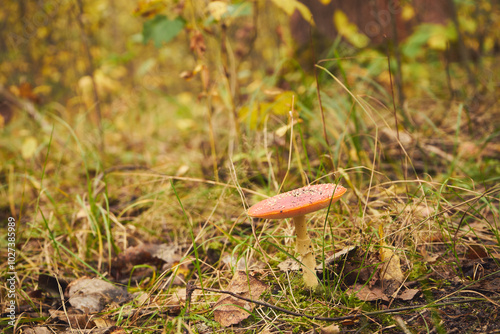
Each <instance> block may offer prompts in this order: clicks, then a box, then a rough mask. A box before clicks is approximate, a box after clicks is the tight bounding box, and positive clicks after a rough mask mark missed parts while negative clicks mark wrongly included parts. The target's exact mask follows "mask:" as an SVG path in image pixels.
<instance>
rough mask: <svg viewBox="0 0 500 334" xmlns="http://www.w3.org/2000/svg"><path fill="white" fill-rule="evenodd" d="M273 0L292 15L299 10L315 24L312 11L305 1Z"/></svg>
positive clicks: (306, 18)
mask: <svg viewBox="0 0 500 334" xmlns="http://www.w3.org/2000/svg"><path fill="white" fill-rule="evenodd" d="M272 1H273V3H274V4H275V5H276V6H277V7H279V8H281V9H283V10H284V11H285V13H287V14H288V15H292V14H293V12H295V10H298V11H299V13H300V15H302V17H303V18H304V19H305V20H306V21H308V22H310V23H312V24H314V22H313V17H312V14H311V11H310V10H309V8H307V7H306V5H304V4H303V3H301V2H299V1H297V0H272Z"/></svg>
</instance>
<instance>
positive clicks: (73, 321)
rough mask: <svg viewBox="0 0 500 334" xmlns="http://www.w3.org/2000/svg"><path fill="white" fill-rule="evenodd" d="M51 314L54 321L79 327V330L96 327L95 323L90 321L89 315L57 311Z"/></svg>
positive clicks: (52, 311) (50, 311)
mask: <svg viewBox="0 0 500 334" xmlns="http://www.w3.org/2000/svg"><path fill="white" fill-rule="evenodd" d="M49 314H50V316H51V317H52V318H53V319H54V320H59V321H62V322H65V323H68V324H70V325H71V326H72V327H77V328H93V327H95V323H94V321H92V320H90V317H89V315H88V314H81V313H67V312H64V311H57V310H49Z"/></svg>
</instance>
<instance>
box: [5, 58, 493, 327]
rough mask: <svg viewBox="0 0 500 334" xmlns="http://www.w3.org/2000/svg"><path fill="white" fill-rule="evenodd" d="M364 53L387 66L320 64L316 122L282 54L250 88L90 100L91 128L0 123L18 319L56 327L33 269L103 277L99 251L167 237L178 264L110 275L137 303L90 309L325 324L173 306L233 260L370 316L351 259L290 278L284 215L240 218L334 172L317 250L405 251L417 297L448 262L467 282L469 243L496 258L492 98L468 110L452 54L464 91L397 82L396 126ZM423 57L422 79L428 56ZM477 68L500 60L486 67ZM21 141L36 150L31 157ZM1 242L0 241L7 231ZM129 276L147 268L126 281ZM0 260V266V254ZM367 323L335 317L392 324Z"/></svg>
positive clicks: (303, 80) (57, 119)
mask: <svg viewBox="0 0 500 334" xmlns="http://www.w3.org/2000/svg"><path fill="white" fill-rule="evenodd" d="M376 54H377V55H378V56H380V54H378V53H376ZM211 56H213V57H215V55H211ZM368 59H369V58H368ZM220 61H221V62H222V60H220ZM363 62H366V63H363ZM373 63H376V64H378V65H377V66H385V65H381V64H382V63H381V62H380V61H379V59H378V58H377V59H375V60H373V62H370V61H369V60H365V59H364V58H363V59H361V57H360V58H356V57H354V58H353V59H349V60H340V61H338V62H337V65H335V66H333V65H331V64H328V66H327V65H325V66H324V67H323V63H322V64H321V67H318V71H320V82H319V84H320V86H321V89H320V94H321V99H322V108H323V112H324V114H325V121H324V122H323V121H322V117H321V111H320V107H319V103H318V98H317V96H316V90H315V84H316V83H315V80H314V77H313V76H312V75H310V74H306V73H304V72H302V71H300V70H298V69H297V67H296V64H294V61H293V60H289V59H282V60H281V61H280V62H279V66H278V67H279V70H277V71H276V72H274V73H272V74H266V73H265V72H264V71H261V72H259V73H256V74H254V77H253V79H255V82H256V84H255V85H254V86H258V87H259V89H253V90H251V89H250V88H247V87H245V88H242V89H241V91H240V92H239V93H235V96H229V95H230V92H229V91H228V88H227V85H228V84H227V82H224V80H222V79H221V81H220V82H219V81H218V82H217V83H216V84H214V86H213V96H212V97H210V99H206V98H198V97H197V94H198V93H199V92H197V91H191V92H189V91H188V92H185V93H182V94H172V95H170V94H168V93H167V92H165V91H161V90H158V91H157V90H150V91H148V90H142V89H137V88H136V87H132V88H131V87H128V88H127V87H125V88H124V91H123V92H121V94H115V95H113V99H112V101H108V102H106V103H103V105H102V109H103V113H104V118H103V120H102V124H101V125H102V129H103V130H102V131H103V132H102V138H101V137H100V134H99V131H98V130H97V129H96V126H95V124H93V123H92V121H91V120H90V118H89V115H90V114H91V113H92V111H91V110H88V109H85V108H84V107H83V104H81V105H79V107H76V108H74V109H73V108H70V107H65V106H63V105H59V104H58V105H54V104H44V105H42V106H40V107H39V109H40V113H41V115H42V117H43V119H44V120H45V121H46V122H47V123H48V124H50V126H51V127H50V130H48V129H44V128H43V127H42V126H41V125H40V124H39V123H37V122H36V121H34V120H33V119H31V118H30V117H29V116H28V115H27V114H26V113H22V112H19V113H18V114H17V115H16V116H15V117H14V119H13V120H12V121H11V122H10V123H9V124H6V125H5V126H4V128H3V131H2V133H1V134H0V147H2V150H1V152H0V158H1V160H2V165H1V169H0V173H1V175H0V178H1V180H2V184H1V187H0V197H1V198H2V202H1V204H0V208H1V211H2V217H1V219H2V221H1V222H0V227H1V229H4V228H5V224H4V223H3V222H6V221H7V217H9V216H15V217H16V220H17V222H18V229H17V247H18V250H19V256H18V262H17V265H16V270H17V273H18V277H19V281H20V282H21V284H20V286H19V294H18V296H19V300H18V301H19V303H20V304H22V305H24V306H26V305H29V306H30V307H31V308H32V310H30V311H31V312H32V313H31V314H30V315H27V314H25V315H23V316H22V318H21V321H20V325H21V326H26V327H25V328H27V325H33V326H37V325H42V324H47V325H50V324H52V322H51V321H52V320H51V318H50V317H49V316H48V314H47V313H46V310H44V309H43V308H39V307H38V304H37V303H40V302H41V300H37V299H36V298H32V297H30V293H32V292H33V291H35V290H37V289H38V288H39V286H38V282H37V276H38V274H48V275H51V276H56V277H61V278H63V277H64V278H68V279H76V278H79V277H83V276H90V277H101V278H102V279H105V280H109V281H114V277H112V276H111V274H110V268H111V264H112V261H113V259H114V258H115V257H116V256H117V255H118V254H120V253H121V252H124V251H125V250H126V249H127V248H128V247H130V246H134V245H138V244H141V243H150V242H152V243H166V244H169V245H177V246H179V255H181V260H180V261H179V263H175V264H173V265H172V266H171V267H170V268H162V267H161V266H154V265H151V264H146V265H142V264H139V265H135V266H134V268H133V270H132V271H131V272H130V277H128V278H125V279H124V281H123V282H121V284H124V285H125V286H126V287H127V288H128V290H129V292H133V293H138V294H140V293H142V294H145V296H147V298H146V297H145V299H144V300H142V299H140V297H137V298H136V299H134V300H132V301H129V302H128V303H126V304H124V305H110V306H108V308H107V309H106V310H105V311H104V312H103V313H102V314H100V315H98V317H101V318H104V317H106V318H107V319H108V320H109V321H110V322H111V323H112V324H114V325H117V326H121V327H123V328H125V329H126V331H127V332H129V333H135V332H136V333H146V332H147V333H149V332H150V333H154V332H157V333H159V332H166V333H182V332H183V331H184V329H185V328H187V327H189V328H190V330H192V331H193V332H196V331H197V330H199V331H201V328H210V329H212V330H213V332H216V333H233V332H234V333H259V332H261V331H263V330H265V329H269V330H271V331H272V333H290V332H292V333H301V332H307V331H309V332H311V330H313V329H315V330H319V329H320V328H321V327H325V326H327V325H328V323H327V322H321V321H316V320H310V319H306V318H304V317H294V316H291V315H287V314H283V313H280V312H279V311H275V310H272V309H269V308H256V309H254V311H253V312H252V316H251V317H250V318H249V319H247V320H245V321H244V322H243V323H242V324H240V325H239V326H237V327H234V328H228V329H225V328H222V327H220V325H219V324H218V323H216V322H215V321H214V316H213V304H214V303H215V302H216V301H217V300H218V298H219V295H218V294H215V293H212V292H204V293H203V294H201V295H197V296H196V297H193V300H192V303H191V306H190V308H189V316H186V315H185V314H186V312H187V308H186V305H185V303H184V301H182V302H179V301H176V299H175V296H176V294H178V293H179V291H180V290H182V289H184V288H185V286H186V283H187V282H192V283H194V284H196V285H197V286H199V287H210V288H217V289H223V290H224V289H225V288H226V287H227V285H228V283H229V282H230V281H231V278H232V276H233V274H234V271H235V270H236V268H237V267H238V263H239V264H240V266H241V265H243V268H244V269H245V270H246V271H247V272H248V273H252V274H255V275H257V276H258V277H259V278H260V279H262V280H263V281H264V282H265V283H266V284H267V285H268V286H269V287H270V290H269V291H267V292H266V293H265V294H264V295H263V297H262V298H263V300H265V301H266V302H268V303H270V304H273V305H276V306H279V307H283V308H286V309H288V310H291V311H295V312H299V313H303V314H308V315H316V316H328V317H337V316H343V315H350V314H353V313H356V312H361V311H364V312H370V311H375V310H379V309H380V303H378V302H363V301H361V300H360V299H359V298H357V297H355V296H353V295H348V294H347V293H346V292H345V289H346V287H347V286H346V283H345V281H344V278H345V277H346V276H347V275H348V274H349V271H348V270H352V271H351V273H352V272H353V273H355V275H354V276H355V281H358V279H359V276H360V275H361V274H360V271H358V272H356V271H355V270H353V269H352V268H347V267H346V262H342V261H340V262H339V263H336V266H335V269H336V270H331V272H328V274H327V272H326V271H325V276H324V279H325V281H324V282H322V289H321V290H320V291H318V292H311V291H307V290H304V288H303V283H302V280H301V275H300V273H296V272H281V271H280V270H279V269H278V265H279V264H280V263H282V262H283V261H284V260H286V259H287V258H289V257H292V258H293V257H294V256H295V250H294V237H293V227H292V224H291V221H289V220H272V221H252V220H251V219H250V218H249V217H248V216H247V215H246V213H245V210H246V209H247V208H248V207H249V206H250V205H252V204H254V203H255V202H256V201H258V200H261V199H262V198H264V197H266V196H272V195H274V194H277V193H278V192H283V191H287V190H291V189H293V188H297V187H300V186H303V185H306V184H308V183H318V182H320V183H321V182H340V183H341V184H343V185H344V186H346V187H347V188H348V192H347V194H346V195H345V196H344V197H343V198H342V199H341V200H340V201H339V202H338V203H335V204H334V205H332V207H331V208H330V209H329V211H328V213H327V212H326V210H324V212H318V213H315V214H311V215H309V216H308V217H307V219H308V220H309V233H310V235H311V238H312V240H313V247H314V250H315V253H316V258H317V260H318V262H321V261H324V259H325V258H327V257H328V256H330V255H331V254H333V253H335V252H336V251H339V250H342V249H344V248H345V247H348V246H351V245H355V246H357V247H358V249H359V250H358V251H359V252H360V254H361V255H360V258H359V259H357V260H359V265H360V267H361V268H363V269H367V270H370V271H371V272H372V276H369V277H370V278H373V277H374V276H373V275H375V273H376V272H377V270H376V269H377V268H378V267H379V265H380V263H377V262H376V261H375V260H374V257H376V256H377V254H378V251H379V249H380V247H384V246H383V245H387V247H389V248H391V249H393V250H394V252H395V253H396V254H397V255H398V256H399V257H400V258H401V261H402V266H403V268H404V272H405V275H407V276H408V280H420V281H423V282H424V284H423V287H422V288H421V289H422V291H423V297H424V298H423V299H424V301H425V302H427V303H433V302H435V301H436V300H438V298H437V297H436V296H435V295H433V293H432V289H440V288H444V287H447V286H449V284H450V283H449V280H448V279H447V278H443V280H439V281H438V280H434V279H427V278H426V276H428V275H430V274H431V273H432V272H433V271H436V270H439V269H440V268H444V267H445V266H450V263H454V264H451V266H450V267H449V269H450V270H452V271H453V272H454V275H455V276H456V277H459V278H460V279H467V278H466V277H464V275H463V273H462V272H461V266H460V263H461V262H462V261H463V259H464V254H465V253H466V251H467V249H468V247H469V246H470V245H473V244H475V245H481V246H483V247H484V248H485V249H486V252H487V253H488V254H489V256H490V257H492V258H496V260H495V261H496V263H497V264H498V254H499V253H500V231H499V225H500V222H499V221H500V212H499V211H500V209H499V202H500V187H499V186H498V185H497V183H498V175H499V173H500V170H499V167H498V166H499V164H498V154H499V152H500V148H499V147H498V136H499V134H500V129H499V128H498V122H497V123H495V120H498V117H499V115H500V110H499V109H498V105H496V104H493V105H491V104H490V102H491V101H492V100H494V99H495V94H494V92H490V94H485V95H484V96H483V101H484V103H482V104H480V105H479V109H480V108H481V107H484V108H486V107H487V106H488V108H487V109H485V110H480V111H476V112H474V111H471V110H469V109H468V107H469V106H470V101H469V100H468V98H467V97H468V96H469V95H468V94H469V92H470V91H472V90H473V88H472V87H468V86H466V85H463V82H462V81H463V79H462V75H463V72H462V71H461V69H460V67H459V65H458V64H452V65H451V66H452V70H453V73H455V76H454V77H452V80H453V83H454V85H455V87H460V88H459V89H460V93H461V95H460V96H462V98H460V97H459V98H457V99H455V100H452V99H450V98H448V97H447V96H446V94H445V93H444V89H442V87H445V86H446V84H445V80H446V78H445V75H444V72H443V73H440V74H439V75H436V78H435V82H433V83H432V85H429V86H425V87H421V86H420V85H419V83H417V82H415V83H413V82H408V83H406V84H407V85H408V87H405V88H406V89H407V91H408V95H409V98H408V101H407V106H405V108H406V110H407V113H408V114H409V116H410V117H409V118H408V119H406V120H405V121H404V122H403V120H404V117H403V114H401V113H400V112H399V111H398V112H397V113H396V115H395V112H394V110H393V108H392V102H391V95H390V93H389V90H390V87H386V86H384V85H385V84H386V82H384V81H383V80H382V79H381V78H380V77H379V76H378V75H379V71H380V70H379V71H376V68H374V67H375V65H374V64H373ZM420 65H422V66H424V67H425V66H427V68H426V69H427V71H429V72H430V73H431V71H432V70H433V69H435V68H436V66H438V64H434V63H433V64H420ZM408 66H410V65H408ZM487 66H490V68H491V70H492V71H495V70H496V69H495V65H494V62H493V61H492V62H489V63H487V64H485V67H487ZM365 70H366V72H365ZM380 72H384V71H380ZM364 73H368V74H370V75H368V76H364ZM212 74H213V75H217V74H219V75H220V73H217V71H213V73H212ZM242 75H243V74H242ZM477 75H478V76H481V72H478V73H477ZM221 78H222V77H221ZM485 78H487V77H485ZM485 80H486V79H485ZM280 81H283V82H286V83H287V85H288V87H289V91H290V92H291V93H292V94H291V95H293V99H291V100H285V101H282V100H280V101H278V102H277V101H276V100H274V98H275V95H276V94H274V93H273V92H268V90H270V89H271V88H273V89H276V90H277V91H278V92H279V93H282V91H281V90H280V88H279V87H277V86H278V83H279V82H280ZM492 81H493V80H492V78H489V81H488V82H486V83H485V85H486V86H488V85H490V84H491V82H492ZM436 87H441V90H439V91H438V90H437V88H436ZM247 89H248V91H246V90H247ZM298 92H300V94H299V93H298ZM273 94H274V95H273ZM443 96H444V97H443ZM234 101H239V104H238V105H237V107H238V108H243V107H246V108H247V109H248V110H246V113H247V117H243V116H242V115H239V116H240V117H239V118H238V117H235V115H234V114H232V112H233V104H234V103H235V102H234ZM263 102H266V103H271V102H273V103H274V104H271V105H272V107H270V108H268V109H266V110H264V111H262V110H260V109H259V108H258V107H256V106H258V105H259V103H263ZM399 107H401V106H398V108H399ZM476 107H477V106H476ZM238 108H236V111H239V109H238ZM273 108H274V109H273ZM278 109H279V110H278ZM285 109H286V110H285ZM284 110H285V111H284ZM288 110H291V111H292V114H291V116H290V115H289V114H288ZM242 114H243V112H242ZM404 115H406V114H404ZM237 116H238V115H237ZM395 117H397V119H398V122H399V123H398V127H396V125H395V121H396V119H395ZM207 122H210V123H211V127H210V126H209V125H208V124H207ZM403 123H404V124H408V123H409V124H410V125H411V126H403V125H402V124H403ZM323 129H325V130H326V135H327V138H328V143H329V144H330V146H327V144H326V140H325V138H324V132H323ZM398 136H399V140H398V139H397V138H398ZM31 138H34V139H35V142H36V147H35V149H34V150H32V151H31V153H30V154H27V153H26V151H27V145H29V143H30V141H29V140H30V139H31ZM101 142H102V148H101ZM382 242H383V243H382ZM0 245H1V247H2V253H3V252H4V250H5V249H6V241H5V239H1V240H0ZM434 255H435V256H436V258H435V260H434V261H431V260H429V259H430V258H432V257H433V256H434ZM231 258H234V260H235V261H234V263H232V262H231V261H228V259H231ZM446 268H448V267H446ZM148 269H149V271H146V270H148ZM141 270H145V272H148V273H149V274H148V276H146V277H142V278H141V279H140V280H138V281H135V280H133V279H132V277H133V276H134V273H135V272H136V271H137V272H140V271H141ZM0 271H2V272H6V271H7V268H6V266H5V264H3V265H2V266H0ZM122 279H123V278H122ZM127 279H128V280H127ZM45 298H48V296H46V295H45ZM401 305H403V304H402V303H400V304H397V305H396V306H401ZM393 306H394V305H393ZM426 310H428V312H430V313H428V314H430V316H428V317H424V316H422V317H423V319H424V320H423V324H421V325H420V327H418V326H417V327H415V328H414V329H415V330H420V331H427V332H430V331H431V330H433V329H435V330H436V331H437V332H438V333H445V332H446V329H445V327H444V325H443V324H441V322H442V321H443V318H442V317H441V316H440V313H439V312H438V311H437V308H427V309H426ZM44 312H45V313H44ZM33 313H34V314H37V315H38V317H36V316H35V315H34V314H33ZM426 316H427V315H426ZM375 319H376V320H374V321H368V320H367V319H365V318H361V319H359V320H356V321H353V323H352V324H350V323H347V322H346V323H344V324H342V325H341V328H343V329H346V330H361V331H362V332H375V331H383V329H384V328H389V327H391V326H393V327H394V326H396V327H397V326H398V325H397V321H396V320H395V318H394V316H393V315H390V314H386V315H381V316H380V317H376V318H375ZM0 323H2V325H4V324H5V319H1V320H0ZM188 323H189V325H188ZM203 326H204V327H203ZM196 328H198V329H196ZM391 328H392V327H391ZM389 329H390V328H389Z"/></svg>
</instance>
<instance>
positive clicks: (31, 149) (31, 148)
mask: <svg viewBox="0 0 500 334" xmlns="http://www.w3.org/2000/svg"><path fill="white" fill-rule="evenodd" d="M37 147H38V141H37V140H36V138H35V137H32V136H30V137H26V138H25V139H24V141H23V144H22V146H21V156H22V157H23V158H24V159H30V158H31V157H33V155H34V154H35V152H36V148H37Z"/></svg>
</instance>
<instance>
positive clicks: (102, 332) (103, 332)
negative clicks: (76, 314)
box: [62, 326, 126, 334]
mask: <svg viewBox="0 0 500 334" xmlns="http://www.w3.org/2000/svg"><path fill="white" fill-rule="evenodd" d="M82 333H83V334H126V332H125V330H124V329H123V328H121V327H117V326H112V327H108V328H93V329H90V330H89V329H84V330H81V329H68V330H66V331H64V332H62V334H82Z"/></svg>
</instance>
